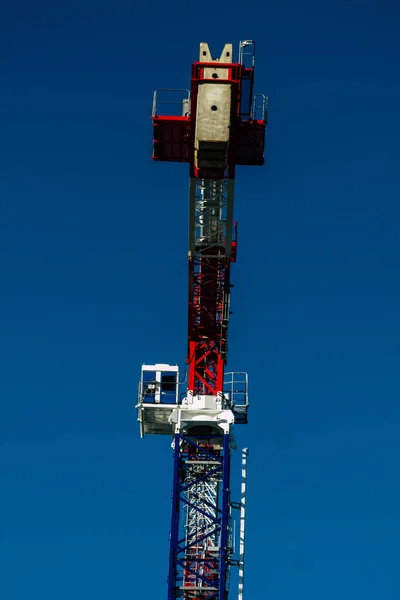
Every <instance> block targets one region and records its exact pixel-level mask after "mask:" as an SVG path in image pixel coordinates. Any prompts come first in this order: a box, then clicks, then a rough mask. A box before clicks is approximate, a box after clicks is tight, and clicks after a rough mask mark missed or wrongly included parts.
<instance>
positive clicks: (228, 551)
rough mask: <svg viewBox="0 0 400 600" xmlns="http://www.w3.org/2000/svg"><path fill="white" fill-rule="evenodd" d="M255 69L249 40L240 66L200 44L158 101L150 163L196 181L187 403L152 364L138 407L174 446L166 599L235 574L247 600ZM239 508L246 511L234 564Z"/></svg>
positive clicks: (147, 429)
mask: <svg viewBox="0 0 400 600" xmlns="http://www.w3.org/2000/svg"><path fill="white" fill-rule="evenodd" d="M254 65H255V44H254V42H253V41H251V40H245V41H243V42H241V43H240V46H239V56H238V60H237V61H235V60H234V55H233V47H232V44H231V43H227V44H225V45H224V47H223V50H222V52H221V54H220V56H219V58H213V56H212V54H211V51H210V48H209V46H208V44H207V43H205V42H202V43H201V44H200V52H199V59H198V60H197V61H195V62H194V63H193V66H192V73H191V83H190V90H189V89H188V90H177V89H174V90H169V92H171V96H170V98H171V100H170V102H171V105H170V109H169V110H170V112H169V113H164V110H163V109H164V108H165V106H166V100H165V95H164V93H165V92H166V91H167V90H162V89H161V90H158V91H156V92H155V94H154V102H153V114H152V119H153V133H154V135H153V158H154V160H156V161H168V162H185V163H188V166H189V178H190V188H189V257H188V258H189V278H188V284H189V302H188V354H187V365H188V369H187V389H186V391H185V392H184V393H180V383H181V382H182V381H183V378H182V377H181V375H182V373H181V372H180V371H179V368H178V366H177V365H176V366H173V365H169V364H164V363H156V364H151V365H144V366H143V367H142V378H141V382H140V385H139V397H138V405H137V408H138V420H139V422H140V429H141V434H142V435H145V434H149V433H157V434H172V435H173V440H174V441H173V447H174V477H173V492H172V517H171V533H170V557H169V575H168V600H228V588H229V568H230V566H232V565H235V566H237V567H239V570H240V571H239V597H240V600H242V597H243V566H244V509H245V504H244V493H245V492H244V489H245V480H244V483H243V488H242V502H241V503H233V502H230V491H229V490H230V487H229V486H230V482H229V477H230V448H231V445H232V447H235V445H234V438H233V435H232V426H233V425H234V424H235V425H236V424H245V423H247V409H248V392H247V389H248V387H247V374H243V373H239V374H238V373H230V374H229V373H226V374H225V375H226V377H224V369H225V365H226V363H227V353H228V321H229V315H230V290H231V283H230V267H231V263H232V262H235V260H236V250H237V239H236V224H235V223H234V222H233V205H234V179H235V172H236V167H237V166H238V165H253V166H255V165H262V164H263V163H264V144H265V127H266V107H267V103H266V99H265V97H264V96H256V97H253V84H254ZM159 93H160V96H159ZM177 94H178V96H177ZM177 107H178V110H177V111H176V112H175V113H174V109H176V108H177ZM177 210H180V209H179V208H177ZM177 234H178V232H177ZM243 375H244V376H245V377H243ZM185 383H186V382H185ZM243 468H244V471H245V468H246V467H245V463H244V467H243ZM233 508H236V509H239V508H240V510H241V513H240V514H241V516H240V556H239V557H236V558H235V556H234V549H233V547H232V539H231V537H232V536H231V525H230V514H231V509H233Z"/></svg>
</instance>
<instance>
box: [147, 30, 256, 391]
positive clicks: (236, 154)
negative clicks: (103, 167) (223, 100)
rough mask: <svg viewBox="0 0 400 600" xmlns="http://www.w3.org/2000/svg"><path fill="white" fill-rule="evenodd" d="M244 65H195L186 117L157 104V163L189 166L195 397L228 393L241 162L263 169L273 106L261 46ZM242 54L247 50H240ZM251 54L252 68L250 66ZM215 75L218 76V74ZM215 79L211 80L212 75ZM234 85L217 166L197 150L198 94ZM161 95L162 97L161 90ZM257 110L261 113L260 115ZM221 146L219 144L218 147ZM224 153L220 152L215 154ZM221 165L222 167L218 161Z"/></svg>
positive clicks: (190, 347) (191, 381)
mask: <svg viewBox="0 0 400 600" xmlns="http://www.w3.org/2000/svg"><path fill="white" fill-rule="evenodd" d="M244 44H245V45H244V46H243V47H245V46H246V45H249V46H250V47H251V48H252V52H251V53H244V52H243V51H241V54H240V56H239V62H236V63H234V62H216V61H201V60H200V61H196V62H194V63H193V66H192V78H191V89H190V108H189V102H188V104H187V107H188V110H187V111H186V113H185V114H183V115H182V116H164V115H160V114H158V110H157V101H156V95H155V102H154V107H153V126H154V143H153V159H154V160H162V161H171V162H187V163H189V165H190V209H189V213H190V216H189V315H188V319H189V322H188V355H187V363H188V393H189V394H192V395H194V396H196V395H199V394H204V395H214V396H217V395H221V394H222V390H223V381H224V366H225V364H226V358H227V334H228V320H229V312H230V311H229V298H230V287H231V284H230V264H231V262H234V261H235V258H236V245H237V240H236V224H235V225H233V220H232V219H233V183H234V177H235V168H236V165H263V164H264V141H265V128H266V123H267V120H266V103H265V98H264V97H263V96H261V95H258V97H259V98H260V97H261V98H262V100H261V106H258V107H257V97H254V98H253V85H254V62H255V60H254V58H255V51H254V43H253V42H245V43H244ZM241 49H242V45H241ZM245 54H247V56H250V57H251V61H250V62H251V65H250V66H245V64H244V62H245V60H244V58H245ZM211 72H212V73H211ZM210 74H211V75H210ZM204 84H218V85H221V84H222V85H227V86H230V133H229V144H228V149H227V156H226V161H225V166H224V167H223V168H221V166H220V164H219V165H218V166H217V167H215V166H214V165H213V164H212V160H205V161H202V152H203V154H204V152H205V153H206V154H207V158H208V159H210V157H212V156H213V148H212V146H213V143H212V142H210V144H209V146H208V147H207V148H206V150H205V151H204V150H198V156H197V157H196V149H195V134H196V114H197V103H198V96H199V89H200V87H201V86H202V85H204ZM156 94H157V92H156ZM257 108H259V109H260V110H259V111H258V112H259V115H258V116H259V117H260V118H256V117H257V114H256V113H257ZM214 145H215V144H214ZM214 156H217V154H214ZM215 164H218V161H216V163H215Z"/></svg>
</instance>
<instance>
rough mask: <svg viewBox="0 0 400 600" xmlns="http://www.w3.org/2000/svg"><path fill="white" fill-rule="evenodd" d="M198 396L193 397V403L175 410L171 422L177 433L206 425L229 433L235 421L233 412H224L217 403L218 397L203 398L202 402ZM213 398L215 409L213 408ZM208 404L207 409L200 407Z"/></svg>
mask: <svg viewBox="0 0 400 600" xmlns="http://www.w3.org/2000/svg"><path fill="white" fill-rule="evenodd" d="M199 398H200V397H198V396H193V401H192V402H191V403H186V404H183V405H182V406H178V407H177V408H175V409H174V410H173V411H172V413H171V416H170V418H169V421H170V423H171V425H173V426H174V429H175V433H179V432H184V431H188V430H189V429H190V427H191V426H194V425H200V424H201V425H206V426H210V427H217V428H218V429H219V430H220V431H221V433H224V434H225V433H229V432H230V429H231V426H232V424H233V422H234V420H235V417H234V414H233V412H232V411H231V410H229V409H228V410H222V409H221V404H220V403H218V404H217V401H216V396H203V397H202V398H203V399H202V400H200V399H199ZM211 398H213V399H214V400H213V406H214V407H213V408H212V407H211V405H212V402H211ZM202 403H204V404H207V407H206V406H204V408H201V407H200V406H199V405H201V404H202Z"/></svg>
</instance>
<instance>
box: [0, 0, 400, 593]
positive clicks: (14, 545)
mask: <svg viewBox="0 0 400 600" xmlns="http://www.w3.org/2000/svg"><path fill="white" fill-rule="evenodd" d="M399 30H400V8H399V4H398V3H396V2H395V1H394V0H382V1H381V2H376V1H372V0H342V1H331V2H321V1H320V0H319V1H318V2H317V1H316V0H304V1H303V2H297V1H295V0H280V1H278V0H271V1H270V2H267V3H265V4H263V3H261V2H256V1H255V0H250V1H249V2H240V3H233V4H232V3H231V4H227V3H221V4H218V3H217V4H216V3H211V4H204V3H203V4H201V3H200V4H196V3H194V4H193V3H188V2H186V3H185V2H182V3H181V2H179V3H178V2H168V3H163V2H160V1H159V0H153V2H148V3H144V4H143V5H142V6H141V7H140V8H134V3H133V2H125V1H121V0H114V1H113V2H111V1H110V0H108V1H103V2H102V1H101V0H97V1H96V2H92V1H88V0H80V1H79V2H77V1H76V0H69V1H68V2H66V1H65V0H59V1H58V2H43V1H41V0H38V1H36V2H27V1H25V2H24V1H23V0H21V1H19V2H14V3H8V5H5V6H4V7H3V8H2V16H1V22H0V60H1V62H0V78H1V92H0V115H1V116H0V120H1V137H0V256H1V263H0V328H1V329H0V334H1V338H0V371H1V377H0V471H1V478H0V571H1V576H0V595H1V597H2V598H4V600H54V599H55V598H56V599H57V600H64V599H65V600H70V599H71V598H74V599H76V600H83V599H85V600H86V599H88V598H96V600H103V599H104V600H109V598H118V600H128V599H132V598H133V599H136V598H147V597H151V598H152V599H154V600H162V599H165V598H166V587H165V576H166V572H167V561H168V531H169V511H170V485H171V474H172V473H171V467H172V460H171V451H170V447H169V440H168V439H167V438H162V437H160V438H156V437H155V438H148V439H145V440H144V441H143V440H140V439H139V432H138V427H137V423H136V415H135V411H134V405H135V401H136V398H135V392H136V381H137V379H138V377H139V373H140V365H141V363H142V362H148V363H152V362H172V363H176V362H178V363H180V364H181V365H183V364H184V359H185V351H186V302H187V296H186V294H187V285H186V264H187V261H186V252H187V186H188V181H187V175H188V171H187V168H186V166H185V165H170V166H169V165H163V164H153V163H152V161H151V143H152V130H151V122H150V113H151V103H152V92H153V89H154V88H156V87H186V86H187V85H188V83H189V77H190V67H191V63H192V61H193V60H194V59H196V57H197V53H198V44H199V43H200V42H201V41H207V42H209V43H210V44H211V46H212V48H213V49H214V50H215V53H218V52H219V50H220V49H221V48H222V45H223V44H224V43H225V42H233V43H234V44H235V45H236V44H237V43H238V41H239V40H240V39H246V38H252V39H255V40H256V41H257V48H258V56H257V59H258V62H257V72H256V88H257V91H260V92H265V93H267V94H268V95H269V97H270V113H269V115H270V125H269V128H268V144H267V165H266V167H264V168H263V169H251V168H242V169H240V170H239V171H238V176H237V193H236V215H235V216H236V218H237V220H238V221H239V235H240V238H239V243H240V246H239V252H238V263H237V265H235V266H234V271H233V282H234V284H235V288H234V290H233V298H232V303H233V304H232V308H233V311H234V315H233V318H232V326H231V331H230V358H229V367H230V368H232V369H234V370H246V371H248V372H249V373H250V378H251V403H252V407H251V414H250V423H249V425H248V426H247V427H245V428H242V429H241V430H240V431H239V432H238V443H239V445H240V446H243V445H249V446H250V450H251V455H250V461H251V462H250V467H249V500H248V504H249V520H248V552H247V595H246V598H247V600H264V599H265V598H269V599H271V600H293V599H294V598H296V599H299V600H301V599H305V600H321V598H323V599H324V600H338V599H339V598H340V600H359V599H360V600H376V599H377V598H379V600H398V598H399V597H400V582H399V575H398V574H399V560H400V550H399V542H398V540H399V538H400V508H399V507H400V481H399V458H400V436H399V427H400V403H399V395H400V374H399V361H400V311H399V306H400V241H399V238H400V236H399V227H400V208H399V198H400V179H399V162H400V150H399V139H400V118H399V105H400V84H399V59H400V41H399ZM234 485H238V480H237V478H236V477H235V478H234ZM234 597H235V594H233V595H232V598H234Z"/></svg>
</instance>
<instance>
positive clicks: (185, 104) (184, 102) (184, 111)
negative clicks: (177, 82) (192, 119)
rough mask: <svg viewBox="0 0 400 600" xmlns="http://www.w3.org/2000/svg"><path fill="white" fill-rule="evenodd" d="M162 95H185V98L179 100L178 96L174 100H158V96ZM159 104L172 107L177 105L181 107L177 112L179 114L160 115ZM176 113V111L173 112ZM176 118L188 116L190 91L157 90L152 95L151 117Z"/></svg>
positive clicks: (179, 89)
mask: <svg viewBox="0 0 400 600" xmlns="http://www.w3.org/2000/svg"><path fill="white" fill-rule="evenodd" d="M164 93H171V94H185V97H183V98H179V97H178V96H177V97H176V98H173V99H168V100H163V99H160V98H159V95H160V94H161V96H162V95H163V94H164ZM160 104H162V105H166V104H167V105H168V106H170V105H173V106H175V105H176V104H179V106H180V107H181V110H180V111H179V114H174V113H171V112H169V113H166V114H165V115H160V112H159V111H160V108H159V107H160ZM175 112H178V111H175ZM167 114H168V116H176V117H181V116H189V114H190V90H187V89H184V88H158V89H157V90H156V91H155V92H154V94H153V111H152V116H153V117H158V116H167Z"/></svg>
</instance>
